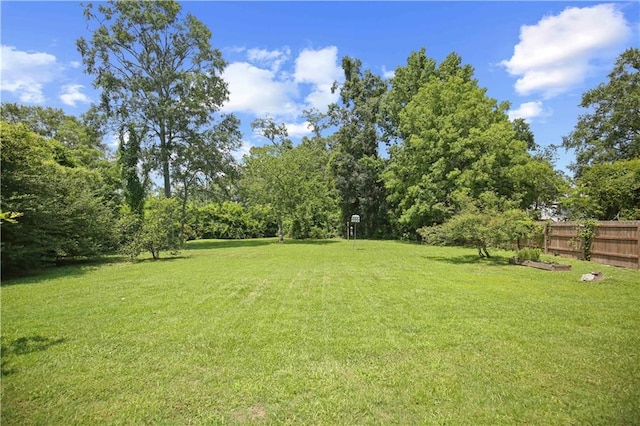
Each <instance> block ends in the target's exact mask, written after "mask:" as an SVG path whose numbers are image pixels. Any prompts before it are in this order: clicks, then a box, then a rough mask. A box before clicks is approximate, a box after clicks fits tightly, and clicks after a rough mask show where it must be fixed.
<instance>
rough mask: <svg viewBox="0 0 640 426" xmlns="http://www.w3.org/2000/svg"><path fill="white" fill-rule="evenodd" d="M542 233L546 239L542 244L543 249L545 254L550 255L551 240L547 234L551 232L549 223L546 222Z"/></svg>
mask: <svg viewBox="0 0 640 426" xmlns="http://www.w3.org/2000/svg"><path fill="white" fill-rule="evenodd" d="M542 232H543V234H542V236H543V237H544V240H543V242H542V248H543V251H544V254H547V253H549V238H547V233H548V232H549V222H545V224H544V230H543V231H542Z"/></svg>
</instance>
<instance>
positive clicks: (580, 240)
mask: <svg viewBox="0 0 640 426" xmlns="http://www.w3.org/2000/svg"><path fill="white" fill-rule="evenodd" d="M596 226H598V221H597V220H595V219H586V220H583V221H581V222H579V223H578V225H577V227H576V231H577V236H576V237H575V238H574V239H573V244H574V245H575V246H576V247H577V248H579V249H580V250H581V251H582V259H583V260H591V246H592V245H593V238H594V237H595V236H596Z"/></svg>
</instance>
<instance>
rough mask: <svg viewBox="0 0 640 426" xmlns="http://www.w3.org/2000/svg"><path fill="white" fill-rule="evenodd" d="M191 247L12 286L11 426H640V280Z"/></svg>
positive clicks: (365, 252) (430, 256)
mask: <svg viewBox="0 0 640 426" xmlns="http://www.w3.org/2000/svg"><path fill="white" fill-rule="evenodd" d="M188 247H189V249H188V250H185V251H183V252H182V254H181V256H180V257H178V258H173V259H171V258H168V259H163V260H160V261H150V260H145V261H140V262H136V263H129V262H116V261H114V262H110V263H107V262H105V263H101V264H93V265H84V266H68V267H63V268H57V269H54V270H51V271H49V272H47V273H46V274H45V275H40V276H38V277H31V278H24V279H20V280H13V281H8V282H5V283H3V284H4V285H3V287H2V289H1V296H2V316H1V319H2V406H1V409H2V417H1V421H2V424H3V425H12V424H64V425H69V424H143V423H146V424H203V423H206V424H247V423H249V424H262V423H265V424H266V423H277V424H280V423H285V424H341V425H342V424H403V425H414V424H474V425H475V424H491V425H493V424H540V425H542V424H544V425H550V424H561V425H567V424H580V425H583V424H602V425H613V424H616V425H631V424H638V423H639V422H640V272H639V271H633V270H628V269H620V268H613V267H606V266H602V265H597V264H591V263H586V262H579V261H571V260H566V259H562V260H561V262H563V263H571V264H572V265H573V270H572V271H570V272H549V271H543V270H539V269H533V268H527V267H522V266H512V265H508V263H507V256H508V253H501V254H502V257H500V256H498V257H495V258H493V259H488V260H480V259H478V258H477V256H476V251H475V250H473V249H463V248H442V247H428V246H419V245H411V244H403V243H398V242H388V241H387V242H385V241H358V245H357V248H356V249H355V250H354V247H353V245H352V243H350V242H347V241H341V240H336V241H317V242H291V241H289V242H287V243H286V244H284V245H280V244H277V243H275V241H274V240H249V241H198V242H192V243H190V244H189V246H188ZM498 254H499V255H500V253H498ZM594 269H599V270H602V271H603V272H604V273H605V275H606V279H605V280H604V281H602V282H599V283H583V282H581V281H580V276H581V275H582V274H583V273H587V272H590V271H592V270H594Z"/></svg>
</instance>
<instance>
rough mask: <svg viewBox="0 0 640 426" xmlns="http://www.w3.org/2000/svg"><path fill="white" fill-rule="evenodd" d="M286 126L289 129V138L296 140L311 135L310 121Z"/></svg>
mask: <svg viewBox="0 0 640 426" xmlns="http://www.w3.org/2000/svg"><path fill="white" fill-rule="evenodd" d="M285 126H286V127H287V133H288V134H289V136H291V137H294V138H301V137H303V136H306V135H310V134H311V128H310V127H309V122H308V121H305V122H304V123H287V124H285Z"/></svg>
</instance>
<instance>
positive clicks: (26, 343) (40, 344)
mask: <svg viewBox="0 0 640 426" xmlns="http://www.w3.org/2000/svg"><path fill="white" fill-rule="evenodd" d="M64 341H65V339H62V338H60V339H51V338H48V337H43V336H29V337H19V338H17V339H14V340H13V341H11V342H10V343H9V344H8V345H5V344H4V343H3V344H2V347H1V348H0V350H1V351H2V367H1V368H0V374H1V375H2V376H7V375H9V374H13V373H15V372H16V370H13V369H11V368H9V367H8V365H7V364H8V361H9V359H10V358H11V356H14V355H27V354H30V353H34V352H42V351H46V350H47V349H49V348H50V347H51V346H55V345H59V344H61V343H64Z"/></svg>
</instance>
